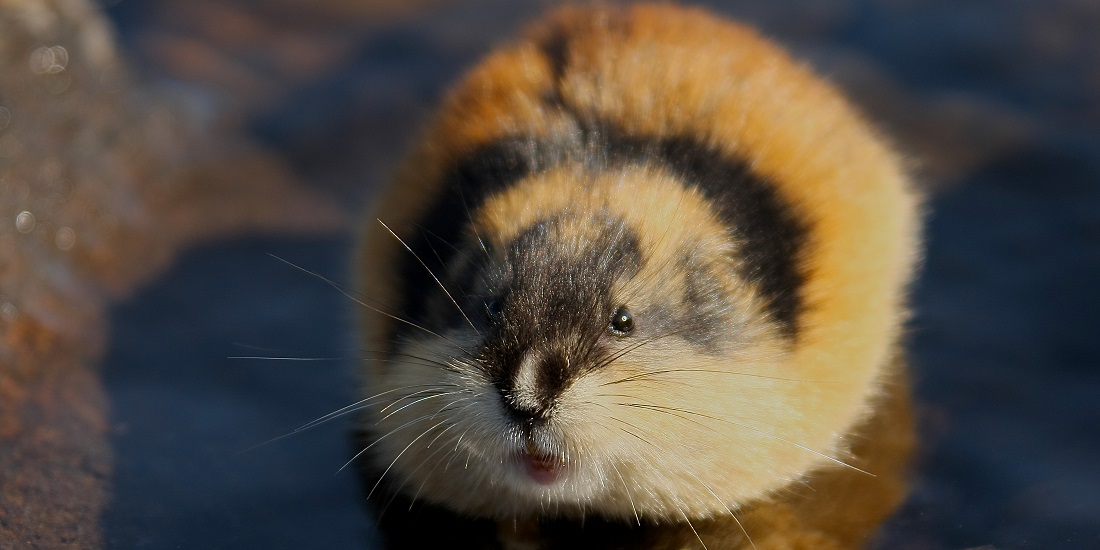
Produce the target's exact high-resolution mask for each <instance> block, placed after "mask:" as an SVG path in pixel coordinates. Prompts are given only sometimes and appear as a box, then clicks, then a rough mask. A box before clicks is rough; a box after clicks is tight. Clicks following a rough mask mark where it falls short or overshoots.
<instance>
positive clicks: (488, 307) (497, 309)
mask: <svg viewBox="0 0 1100 550" xmlns="http://www.w3.org/2000/svg"><path fill="white" fill-rule="evenodd" d="M503 314H504V306H503V305H502V304H501V303H500V300H489V301H488V302H486V303H485V319H486V320H488V321H489V322H490V323H496V322H497V321H500V316H501V315H503Z"/></svg>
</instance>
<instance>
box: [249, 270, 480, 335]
mask: <svg viewBox="0 0 1100 550" xmlns="http://www.w3.org/2000/svg"><path fill="white" fill-rule="evenodd" d="M268 256H271V257H272V258H275V259H276V260H279V261H280V262H283V263H285V264H287V265H289V266H290V267H293V268H294V269H297V270H299V271H301V272H303V273H307V274H309V275H312V276H314V277H317V278H318V279H320V280H321V281H323V282H324V283H325V284H327V285H329V286H330V287H332V288H334V289H336V291H337V292H339V293H340V294H343V295H344V296H345V297H347V298H348V299H350V300H351V301H353V302H355V303H357V304H359V305H361V306H363V307H365V308H367V309H369V310H371V311H373V312H375V313H378V314H379V315H384V316H386V317H389V318H390V319H393V320H394V321H397V322H400V323H404V324H406V325H409V326H411V327H413V328H415V329H418V330H421V331H424V332H426V333H428V334H430V335H432V336H435V337H436V338H439V339H441V340H444V341H446V342H448V343H450V344H451V345H453V346H454V347H456V348H458V349H459V350H461V351H462V352H463V353H465V354H466V355H469V356H472V355H473V354H471V353H470V352H469V351H467V350H466V348H463V347H462V346H460V345H458V343H456V342H455V341H454V340H451V339H450V338H447V337H446V336H443V335H441V334H438V333H436V332H434V331H432V330H429V329H427V328H424V327H422V326H420V325H418V324H416V323H414V322H412V321H409V320H408V319H403V318H401V317H398V316H397V315H393V314H391V313H388V312H386V311H383V310H381V309H379V308H377V307H374V306H372V305H370V304H368V303H366V302H365V301H363V299H360V298H359V297H357V296H354V295H352V294H351V293H350V292H348V291H347V290H345V289H344V287H343V286H342V285H340V284H339V283H337V282H336V281H333V280H332V279H329V278H328V277H325V276H324V275H321V274H320V273H316V272H314V271H310V270H308V269H306V268H304V267H302V266H300V265H298V264H295V263H294V262H291V261H289V260H284V259H283V258H280V257H278V256H276V255H274V254H270V253H269V254H268ZM364 299H365V297H364Z"/></svg>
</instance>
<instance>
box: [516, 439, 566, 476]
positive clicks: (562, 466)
mask: <svg viewBox="0 0 1100 550" xmlns="http://www.w3.org/2000/svg"><path fill="white" fill-rule="evenodd" d="M515 456H516V462H517V463H518V465H519V467H520V470H521V471H522V472H523V473H524V475H525V476H526V477H527V478H529V479H530V480H532V481H534V482H535V483H537V484H539V485H553V484H555V483H557V482H559V481H561V480H563V479H565V477H566V475H567V474H568V468H567V465H566V461H565V455H564V454H563V453H557V454H555V453H551V452H549V451H547V450H545V449H542V448H540V446H539V445H538V444H537V443H535V442H534V441H532V440H531V439H528V440H527V444H526V445H525V447H524V448H523V449H521V450H520V451H518V452H517V453H516V455H515Z"/></svg>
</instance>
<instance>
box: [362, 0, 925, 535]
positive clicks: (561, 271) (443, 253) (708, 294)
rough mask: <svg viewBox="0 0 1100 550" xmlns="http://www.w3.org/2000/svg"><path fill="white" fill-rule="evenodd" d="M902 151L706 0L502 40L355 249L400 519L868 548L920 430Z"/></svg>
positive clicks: (549, 22) (549, 21) (372, 468)
mask: <svg viewBox="0 0 1100 550" xmlns="http://www.w3.org/2000/svg"><path fill="white" fill-rule="evenodd" d="M901 164H902V163H901V161H900V158H899V156H898V155H897V154H895V153H894V152H892V150H891V149H890V148H889V147H888V146H887V145H886V144H885V143H884V140H883V139H881V138H880V137H879V136H878V135H877V134H876V133H875V132H874V131H872V130H871V129H870V128H869V127H868V125H867V124H866V123H865V122H864V120H863V119H862V118H861V117H860V116H859V115H858V114H856V113H855V111H854V110H853V109H852V108H851V107H850V106H849V105H848V104H847V103H846V102H845V101H844V100H843V99H842V98H841V97H840V95H839V94H838V93H837V92H836V91H835V90H834V89H833V87H832V86H830V85H829V84H827V83H825V82H824V81H822V80H821V79H819V78H817V77H816V76H814V75H813V74H812V73H811V71H810V70H808V69H807V68H805V67H803V66H802V65H799V64H798V63H796V62H794V61H792V60H791V59H790V58H789V57H788V56H787V55H786V54H785V53H784V52H782V51H781V50H780V49H778V48H777V47H776V46H773V45H772V44H770V43H769V42H767V41H766V40H764V39H762V38H760V37H759V36H758V35H757V34H756V33H755V32H753V31H752V30H750V29H748V28H746V27H744V26H741V25H738V24H735V23H731V22H728V21H724V20H721V19H719V18H716V17H714V16H712V15H710V14H708V13H706V12H704V11H702V10H699V9H692V8H684V7H675V6H670V5H636V6H631V7H623V8H617V7H607V6H600V7H569V8H565V9H559V10H557V11H555V12H553V13H551V14H550V15H549V16H548V17H546V18H545V19H544V20H542V21H541V22H539V23H538V24H536V25H534V26H533V27H532V28H531V29H530V30H529V32H527V33H526V34H525V35H524V37H523V38H522V39H520V40H519V41H517V42H515V43H513V44H510V45H507V46H504V47H502V48H499V49H497V50H496V51H494V52H493V53H491V54H490V55H489V56H488V57H487V58H486V59H485V60H484V61H483V62H482V63H481V64H480V65H478V66H477V67H475V68H474V69H473V70H472V71H470V72H469V73H468V74H467V75H466V76H465V77H464V78H463V79H462V80H461V81H460V82H459V83H458V85H457V86H456V87H455V88H454V89H452V90H451V91H450V93H449V94H448V95H447V96H446V98H445V100H444V102H443V106H442V108H441V110H440V112H439V113H438V115H437V116H436V118H435V119H434V121H433V122H432V123H431V124H430V126H429V127H428V129H427V131H426V133H425V134H424V135H423V137H422V139H421V140H420V142H419V143H418V146H417V147H416V148H415V150H414V151H413V153H412V154H411V156H410V157H409V158H408V159H407V161H406V162H405V164H404V165H403V168H401V169H400V171H399V172H398V174H397V176H396V179H395V181H394V182H393V184H392V185H391V186H390V187H389V188H388V190H387V191H385V192H384V194H383V195H382V197H381V198H380V199H379V200H377V201H376V202H375V204H374V205H373V211H372V212H371V214H370V216H368V220H367V223H366V224H365V231H364V234H363V239H362V240H361V242H360V244H359V252H358V253H359V260H358V262H359V264H358V265H359V273H358V275H357V281H358V289H359V291H360V292H361V293H362V295H363V296H365V297H367V298H365V299H364V304H365V305H366V306H367V307H365V308H363V315H362V319H361V325H362V327H363V328H362V337H363V340H364V342H365V345H366V347H367V348H368V349H369V350H370V355H369V359H368V360H367V361H366V364H365V366H364V369H365V375H366V376H365V379H366V383H365V388H366V390H365V391H366V393H365V395H364V397H365V398H366V399H365V401H364V402H363V403H362V404H361V405H362V406H364V407H365V414H364V416H363V417H362V421H361V430H362V435H361V439H360V440H359V442H360V446H359V448H358V449H357V450H358V451H359V456H357V458H356V460H358V461H359V462H360V463H361V464H362V465H363V469H364V470H365V471H366V472H367V483H366V485H367V490H368V491H369V492H370V493H371V500H372V501H373V502H375V503H377V508H378V511H379V513H380V514H381V516H382V520H381V521H382V526H383V529H384V533H385V535H386V537H387V539H388V541H389V544H390V545H392V546H393V547H427V545H436V544H438V545H443V544H446V546H447V547H451V548H456V547H457V548H467V547H468V548H491V547H516V548H551V547H561V548H581V547H591V548H609V547H629V548H691V547H695V548H700V547H704V546H705V547H707V548H710V549H711V550H714V549H716V548H741V547H746V548H748V547H753V546H755V547H756V548H761V549H762V548H834V547H835V548H844V547H850V546H853V545H859V544H863V543H864V541H865V540H866V538H867V537H868V536H869V534H870V533H872V532H873V530H874V529H875V527H876V526H877V525H878V524H879V523H881V521H882V520H883V519H884V518H885V517H886V516H887V515H889V513H890V512H891V510H893V508H894V507H895V506H896V505H897V504H898V502H899V501H900V499H901V498H902V496H903V495H904V481H903V480H904V473H903V471H904V464H905V461H906V455H907V453H908V450H909V447H910V446H911V443H912V440H911V439H912V438H911V429H910V425H909V416H908V409H907V403H908V401H907V398H906V384H905V377H904V373H903V372H902V368H901V365H902V361H901V360H900V357H899V352H898V349H897V341H898V339H899V333H900V329H901V326H902V324H903V322H904V319H905V317H906V310H905V305H904V294H905V289H906V286H907V284H908V281H909V279H910V277H911V272H912V270H913V267H914V264H915V262H916V259H917V257H918V253H917V250H918V244H919V238H918V225H919V223H918V209H919V208H918V204H919V201H918V198H917V195H916V193H915V192H914V190H913V189H912V188H911V186H910V184H909V182H908V180H907V178H906V176H905V175H904V173H903V170H902V168H901Z"/></svg>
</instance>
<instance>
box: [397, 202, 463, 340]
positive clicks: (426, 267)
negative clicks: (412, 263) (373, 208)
mask: <svg viewBox="0 0 1100 550" xmlns="http://www.w3.org/2000/svg"><path fill="white" fill-rule="evenodd" d="M378 223H380V224H382V227H385V228H386V231H387V232H389V234H390V235H393V238H395V239H397V242H399V243H401V246H403V247H405V250H408V251H409V254H412V256H413V258H416V261H417V262H418V263H420V266H421V267H423V268H424V270H425V271H427V272H428V275H431V277H432V280H433V281H435V284H437V285H439V288H440V289H441V290H442V291H443V293H444V294H446V295H447V299H448V300H450V301H451V303H452V304H454V306H455V309H457V310H458V313H459V314H460V315H462V318H463V319H466V322H467V323H469V325H470V328H472V329H474V333H475V334H477V335H478V336H479V337H481V331H479V330H477V327H476V326H474V322H473V321H471V320H470V318H469V317H467V316H466V312H465V311H462V306H460V305H458V301H456V300H455V299H454V296H451V293H450V291H448V290H447V287H446V286H443V281H440V280H439V277H436V276H435V273H433V272H432V270H431V268H430V267H428V264H426V263H424V260H422V259H420V255H418V254H417V253H416V252H414V251H413V249H412V247H410V246H409V245H407V244H405V241H403V240H401V237H398V236H397V233H394V232H393V230H392V229H390V226H388V225H386V222H384V221H382V220H378Z"/></svg>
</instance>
